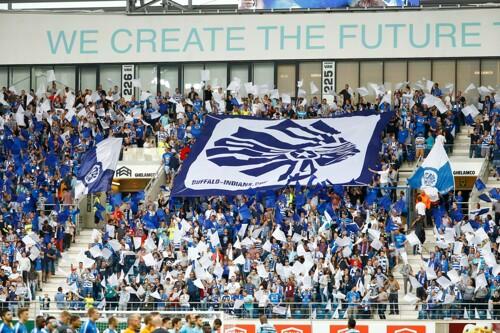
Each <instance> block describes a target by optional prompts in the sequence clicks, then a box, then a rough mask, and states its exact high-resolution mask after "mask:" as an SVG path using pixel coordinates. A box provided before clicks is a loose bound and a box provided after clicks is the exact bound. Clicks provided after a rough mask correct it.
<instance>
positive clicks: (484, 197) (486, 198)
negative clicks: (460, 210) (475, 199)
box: [479, 193, 491, 202]
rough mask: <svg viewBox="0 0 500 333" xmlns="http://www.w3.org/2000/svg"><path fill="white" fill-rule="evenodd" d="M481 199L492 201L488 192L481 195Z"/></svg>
mask: <svg viewBox="0 0 500 333" xmlns="http://www.w3.org/2000/svg"><path fill="white" fill-rule="evenodd" d="M479 199H481V200H483V201H486V202H491V199H490V197H489V196H488V194H486V193H483V194H481V195H480V196H479Z"/></svg>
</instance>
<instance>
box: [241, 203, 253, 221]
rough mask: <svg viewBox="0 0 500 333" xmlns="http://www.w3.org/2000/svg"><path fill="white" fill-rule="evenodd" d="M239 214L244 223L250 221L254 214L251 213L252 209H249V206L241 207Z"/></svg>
mask: <svg viewBox="0 0 500 333" xmlns="http://www.w3.org/2000/svg"><path fill="white" fill-rule="evenodd" d="M239 213H240V218H241V220H242V221H245V220H250V219H251V218H252V213H251V212H250V209H248V206H247V205H243V206H241V207H240V209H239Z"/></svg>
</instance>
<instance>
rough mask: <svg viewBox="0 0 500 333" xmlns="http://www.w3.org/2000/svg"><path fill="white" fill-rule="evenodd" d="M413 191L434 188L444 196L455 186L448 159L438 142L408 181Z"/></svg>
mask: <svg viewBox="0 0 500 333" xmlns="http://www.w3.org/2000/svg"><path fill="white" fill-rule="evenodd" d="M408 184H409V185H410V187H411V188H413V189H421V188H425V187H435V188H436V189H437V190H438V192H439V193H441V194H445V193H447V192H449V191H450V190H452V189H453V188H454V186H455V181H454V178H453V172H452V170H451V164H450V159H449V158H448V155H447V154H446V151H445V150H444V146H443V144H442V143H440V142H436V143H435V144H434V146H433V147H432V149H431V151H430V153H429V155H428V156H427V158H426V159H425V161H424V162H423V163H422V165H421V166H420V167H419V168H418V169H417V171H415V173H414V174H413V176H411V178H409V179H408Z"/></svg>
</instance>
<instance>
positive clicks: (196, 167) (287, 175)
mask: <svg viewBox="0 0 500 333" xmlns="http://www.w3.org/2000/svg"><path fill="white" fill-rule="evenodd" d="M392 115H393V114H392V113H385V114H374V113H362V112H361V113H356V114H350V115H346V116H340V117H335V118H323V119H307V120H300V121H297V120H289V119H286V120H262V119H255V118H232V117H229V118H225V117H222V118H220V117H216V116H212V115H209V116H207V122H206V125H205V127H204V128H203V132H202V135H201V136H200V137H199V138H198V139H197V142H196V144H195V145H194V146H193V149H192V151H191V153H190V154H189V157H188V159H187V160H186V161H185V162H184V163H183V165H182V168H181V171H180V173H179V174H178V175H177V176H176V178H175V182H174V188H173V191H172V192H173V195H176V196H177V195H178V196H196V195H212V194H236V193H243V192H246V191H254V190H267V189H275V188H280V187H284V186H286V185H288V184H296V183H297V182H298V183H300V184H301V185H304V186H305V185H307V184H308V183H309V182H310V181H311V180H312V179H313V178H314V179H315V181H316V182H319V183H323V182H325V183H326V184H328V185H334V184H366V183H368V182H369V181H370V180H371V177H372V174H371V173H370V171H368V168H369V167H374V165H375V163H376V161H377V157H378V152H379V150H380V144H381V143H380V133H381V131H382V130H383V128H384V127H385V125H386V124H387V122H388V121H389V119H390V117H391V116H392ZM354 123H355V124H356V126H354V127H353V126H352V124H354Z"/></svg>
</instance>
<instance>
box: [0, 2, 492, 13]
mask: <svg viewBox="0 0 500 333" xmlns="http://www.w3.org/2000/svg"><path fill="white" fill-rule="evenodd" d="M2 2H4V0H0V4H1V3H2ZM150 8H152V10H151V9H149V10H148V9H145V8H143V9H142V10H139V11H135V10H134V11H129V12H127V11H125V10H124V8H121V7H108V8H105V9H97V8H96V9H89V8H69V9H68V8H51V9H0V14H20V13H22V14H26V13H33V14H49V13H50V14H92V15H95V14H103V15H106V14H114V15H117V14H123V15H200V14H203V15H234V14H237V15H265V14H297V13H302V14H312V13H346V12H348V13H360V12H367V11H370V12H388V11H391V12H395V11H396V12H397V11H427V10H450V9H461V10H470V9H488V8H491V9H498V8H500V3H498V4H491V3H490V4H483V5H478V4H476V5H467V6H463V5H440V6H433V7H431V6H421V7H404V8H400V7H397V8H395V7H384V8H349V7H348V8H341V9H339V8H334V9H333V8H324V9H290V10H289V9H275V10H240V9H237V8H218V9H215V8H211V7H209V6H208V7H207V6H199V7H193V8H192V9H186V10H179V9H176V10H172V9H169V10H165V9H162V8H161V7H150Z"/></svg>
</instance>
